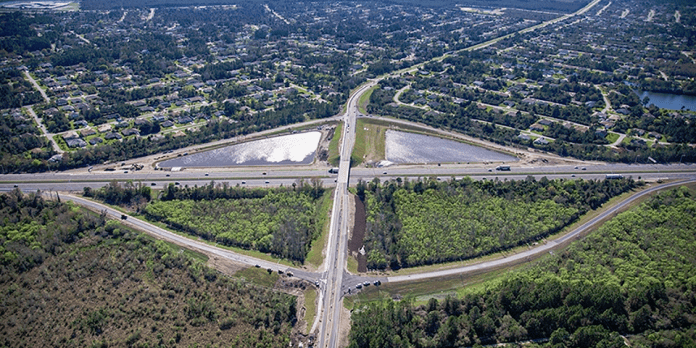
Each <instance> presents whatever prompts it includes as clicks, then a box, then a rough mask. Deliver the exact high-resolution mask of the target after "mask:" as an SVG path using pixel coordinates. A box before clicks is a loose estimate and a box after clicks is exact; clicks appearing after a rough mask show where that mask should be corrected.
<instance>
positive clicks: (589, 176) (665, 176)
mask: <svg viewBox="0 0 696 348" xmlns="http://www.w3.org/2000/svg"><path fill="white" fill-rule="evenodd" d="M622 175H623V176H624V177H625V178H628V177H631V178H633V179H634V180H638V178H640V179H641V180H650V181H653V180H659V179H662V180H674V179H684V178H690V177H693V176H694V175H696V171H693V172H676V173H675V172H667V173H664V172H654V173H646V172H637V173H631V172H628V173H622ZM529 176H531V177H533V178H534V179H536V180H540V179H541V178H544V177H545V178H547V179H549V180H554V179H567V180H572V179H585V180H603V179H605V178H606V174H600V173H587V172H585V173H577V174H576V173H572V174H570V173H561V174H553V173H540V174H502V173H500V172H492V173H480V174H471V175H463V176H461V175H449V176H447V175H443V176H435V175H414V176H412V177H409V179H410V180H413V179H415V178H418V177H421V178H431V177H434V178H436V179H437V180H439V181H447V180H450V179H452V178H454V179H456V180H461V179H463V178H465V177H468V178H471V179H472V180H496V179H497V180H525V179H527V178H528V177H529ZM405 177H406V176H400V175H377V176H369V175H368V176H360V175H353V174H351V179H350V185H353V186H354V185H357V184H358V181H360V180H362V181H363V182H370V181H372V180H373V179H375V178H377V179H379V180H380V182H384V181H388V180H396V179H397V178H401V179H403V178H405Z"/></svg>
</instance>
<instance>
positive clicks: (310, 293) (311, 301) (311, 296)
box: [304, 287, 317, 332]
mask: <svg viewBox="0 0 696 348" xmlns="http://www.w3.org/2000/svg"><path fill="white" fill-rule="evenodd" d="M304 294H305V309H306V310H305V321H306V322H307V332H309V330H311V329H312V323H314V317H316V316H317V291H316V290H314V288H311V287H309V288H307V290H305V293H304Z"/></svg>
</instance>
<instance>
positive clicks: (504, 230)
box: [357, 177, 639, 269]
mask: <svg viewBox="0 0 696 348" xmlns="http://www.w3.org/2000/svg"><path fill="white" fill-rule="evenodd" d="M637 185H639V183H636V182H635V181H633V180H632V179H630V178H628V179H621V180H603V181H597V180H553V181H551V180H548V179H546V178H542V179H541V180H539V181H537V180H535V179H534V178H533V177H528V178H527V179H526V180H521V181H512V180H511V181H508V180H506V181H497V180H496V181H486V180H484V181H473V180H472V179H470V178H464V179H462V180H451V181H447V182H440V181H437V180H434V179H427V180H420V179H419V180H417V181H414V182H409V181H401V179H397V180H396V181H389V182H385V183H383V184H381V183H380V182H379V180H375V181H372V182H370V183H365V182H360V183H358V185H357V194H358V197H359V198H360V199H361V200H362V201H363V202H364V204H365V211H366V220H367V221H366V226H367V227H366V231H365V240H364V243H365V250H366V252H367V267H368V269H386V268H391V269H399V268H402V267H413V266H418V265H424V264H432V263H441V262H448V261H457V260H462V259H467V258H472V257H477V256H481V255H485V254H489V253H492V252H496V251H500V250H504V249H509V248H512V247H515V246H519V245H523V244H526V243H530V242H534V241H536V240H540V239H542V238H544V237H546V236H548V235H550V234H553V233H555V232H558V231H560V230H561V229H562V228H564V227H565V226H568V225H569V224H570V223H572V222H574V221H575V220H576V219H577V218H578V217H579V216H581V215H583V214H585V213H586V212H587V211H589V210H592V209H596V208H598V207H599V206H601V205H602V204H603V203H604V202H606V201H607V200H609V199H610V198H611V197H614V196H616V195H619V194H621V193H624V192H626V191H628V190H631V189H633V188H634V187H636V186H637Z"/></svg>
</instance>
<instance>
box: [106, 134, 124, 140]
mask: <svg viewBox="0 0 696 348" xmlns="http://www.w3.org/2000/svg"><path fill="white" fill-rule="evenodd" d="M104 139H106V140H111V139H123V136H121V134H118V133H114V132H111V133H107V134H106V135H105V136H104Z"/></svg>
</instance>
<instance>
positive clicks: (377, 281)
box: [373, 280, 382, 285]
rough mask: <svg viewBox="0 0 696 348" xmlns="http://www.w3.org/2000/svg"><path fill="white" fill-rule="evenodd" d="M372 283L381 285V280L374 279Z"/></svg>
mask: <svg viewBox="0 0 696 348" xmlns="http://www.w3.org/2000/svg"><path fill="white" fill-rule="evenodd" d="M373 284H375V285H381V284H382V282H381V281H379V280H375V282H374V283H373Z"/></svg>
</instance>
